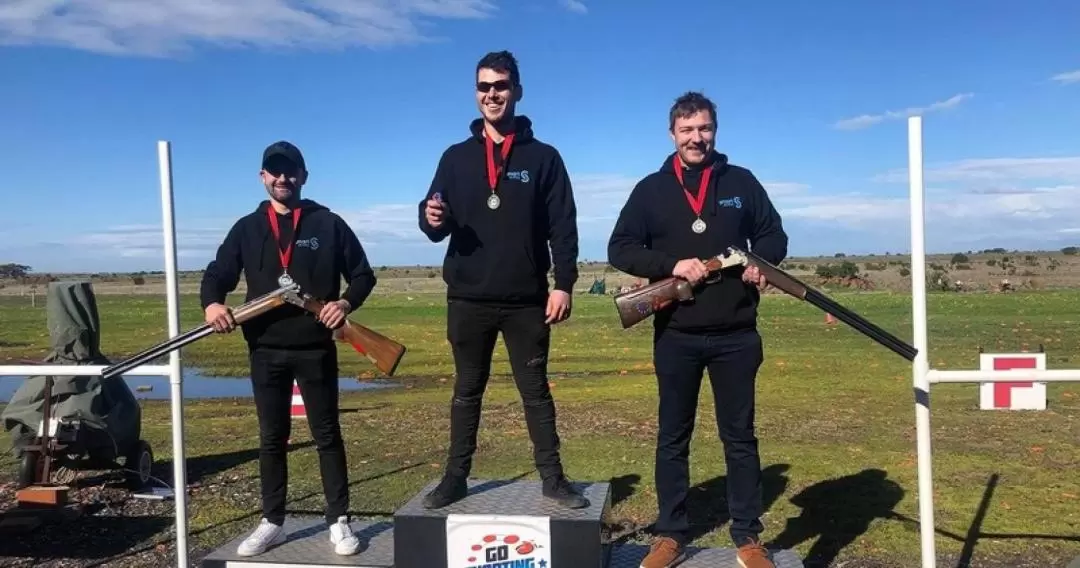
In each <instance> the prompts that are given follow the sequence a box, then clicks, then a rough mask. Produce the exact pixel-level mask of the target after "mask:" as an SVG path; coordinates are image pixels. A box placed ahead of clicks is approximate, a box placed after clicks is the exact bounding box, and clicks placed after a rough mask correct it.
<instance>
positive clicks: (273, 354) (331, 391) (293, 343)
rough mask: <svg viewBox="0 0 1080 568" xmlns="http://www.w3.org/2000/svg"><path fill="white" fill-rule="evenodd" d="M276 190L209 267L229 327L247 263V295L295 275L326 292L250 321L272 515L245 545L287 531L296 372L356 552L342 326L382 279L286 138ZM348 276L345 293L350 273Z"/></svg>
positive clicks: (266, 181) (278, 152) (223, 324)
mask: <svg viewBox="0 0 1080 568" xmlns="http://www.w3.org/2000/svg"><path fill="white" fill-rule="evenodd" d="M259 175H260V176H261V178H262V182H263V186H264V187H265V188H266V193H267V194H268V195H269V199H268V200H264V201H262V202H261V203H259V205H258V207H256V208H255V211H253V212H252V213H249V214H247V215H245V216H244V217H241V218H240V220H238V221H237V222H236V223H235V224H234V225H233V226H232V228H231V229H230V230H229V233H228V235H227V236H226V237H225V241H224V242H223V243H222V244H221V246H220V247H219V248H218V251H217V256H216V258H215V259H214V260H213V261H212V262H210V264H209V265H208V266H207V267H206V272H205V273H204V274H203V280H202V288H201V291H200V295H201V301H202V307H203V309H204V310H205V319H206V322H207V323H209V324H210V325H212V326H213V328H214V329H215V330H216V331H217V332H219V333H228V332H230V331H232V330H233V329H235V327H236V322H235V320H234V319H233V316H232V314H231V313H230V311H229V308H228V307H227V306H226V305H225V296H226V295H227V294H228V293H229V292H232V291H233V290H235V289H236V285H237V283H238V282H239V280H240V273H241V271H242V272H243V273H244V277H245V281H246V283H247V297H246V299H245V301H247V300H251V299H253V298H255V297H257V296H261V295H263V294H265V293H267V292H271V291H273V290H276V289H277V288H280V287H281V286H284V285H288V284H289V283H292V282H295V283H296V284H298V285H299V286H300V290H301V291H303V292H306V293H308V294H310V295H312V296H313V297H315V298H318V299H321V300H323V301H326V302H327V303H326V306H325V308H324V309H323V310H322V312H321V313H319V314H318V316H315V315H313V314H310V313H308V312H307V311H305V310H303V309H301V308H299V307H297V306H292V305H289V304H286V305H284V306H281V307H279V308H276V309H274V310H271V311H270V312H267V313H266V314H264V315H262V316H259V317H257V318H254V319H252V320H249V321H248V322H246V323H244V324H243V326H242V327H243V334H244V339H245V340H246V342H247V345H248V353H249V359H250V364H251V383H252V390H253V392H254V395H255V410H256V413H257V416H258V420H259V442H260V447H259V475H260V482H261V485H262V510H263V518H262V520H261V521H260V523H259V526H258V528H257V529H256V530H255V532H253V533H252V534H251V536H250V537H248V538H247V539H246V540H244V541H243V542H242V543H241V544H240V547H239V549H238V550H237V553H238V554H239V555H241V556H254V555H257V554H260V553H262V552H263V551H265V550H266V549H267V548H268V547H270V546H273V545H277V544H280V543H282V542H284V540H285V533H284V531H283V530H282V527H281V525H282V524H283V522H284V520H285V495H286V488H287V475H288V468H287V464H286V444H287V441H288V439H289V433H290V428H291V418H290V413H289V409H290V406H291V404H292V386H293V381H294V380H295V381H296V383H297V384H298V385H299V387H300V393H301V395H302V396H303V399H304V406H305V409H306V410H307V417H308V426H309V428H310V429H311V435H312V438H314V440H315V446H316V448H317V450H318V454H319V470H320V473H321V475H322V484H323V492H324V495H325V496H326V502H327V509H326V515H325V516H326V522H327V524H328V525H329V526H330V542H331V544H332V545H333V546H334V550H335V552H337V553H338V554H343V555H347V554H355V553H356V552H357V550H358V549H359V546H360V543H359V541H358V540H357V538H356V536H355V535H353V533H352V530H351V528H350V527H349V515H348V508H349V488H348V485H349V484H348V471H347V469H346V463H345V446H344V443H343V442H342V439H341V428H340V425H339V422H338V359H337V347H336V345H335V344H334V340H333V335H332V334H333V331H332V330H334V329H336V328H338V327H340V326H341V325H342V324H343V323H344V321H345V317H346V316H347V315H348V314H349V313H350V312H352V311H353V310H355V309H357V308H359V307H360V306H361V305H362V304H363V303H364V301H365V300H366V299H367V297H368V295H370V294H371V291H372V289H373V288H374V287H375V274H374V272H373V271H372V269H371V265H370V263H369V262H368V259H367V255H366V254H365V253H364V248H363V247H362V246H361V244H360V241H359V239H357V237H356V234H355V233H353V231H352V229H351V228H350V227H349V226H348V225H347V224H346V223H345V221H344V220H342V219H341V217H339V216H338V215H337V214H335V213H332V212H331V211H330V210H329V209H327V208H326V207H324V206H322V205H320V204H318V203H316V202H314V201H312V200H310V199H301V197H300V190H301V188H302V187H303V185H304V183H305V182H307V178H308V171H307V166H306V164H305V163H304V157H303V155H302V154H301V153H300V150H299V149H298V148H297V147H296V146H294V145H292V144H291V143H289V142H284V141H282V142H276V143H274V144H271V145H270V146H269V147H268V148H267V149H266V150H265V151H264V152H263V160H262V169H261V170H260V172H259ZM342 277H344V278H345V280H346V282H348V284H347V287H346V288H345V291H344V293H342V292H341V290H340V286H341V285H340V282H341V278H342Z"/></svg>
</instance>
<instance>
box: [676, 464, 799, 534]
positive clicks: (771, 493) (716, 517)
mask: <svg viewBox="0 0 1080 568" xmlns="http://www.w3.org/2000/svg"><path fill="white" fill-rule="evenodd" d="M788 469H791V466H790V465H788V464H786V463H778V464H773V465H770V466H766V467H764V468H762V470H761V504H762V508H761V510H762V511H763V512H764V511H768V510H769V509H770V508H772V506H773V503H775V502H776V500H777V499H779V498H780V496H781V495H783V494H784V491H786V490H787V485H788V481H789V480H788V476H787V471H788ZM686 512H687V516H689V517H690V532H689V534H688V536H689V538H690V539H691V540H696V539H698V538H701V537H703V536H705V535H707V534H709V533H710V532H712V531H714V530H716V529H718V528H720V527H722V526H723V525H724V524H725V523H727V522H728V521H730V520H731V517H730V516H728V502H727V476H724V475H720V476H717V477H714V478H712V479H710V480H708V481H704V482H702V483H699V484H697V485H695V486H693V487H691V488H690V494H689V497H688V498H687V500H686Z"/></svg>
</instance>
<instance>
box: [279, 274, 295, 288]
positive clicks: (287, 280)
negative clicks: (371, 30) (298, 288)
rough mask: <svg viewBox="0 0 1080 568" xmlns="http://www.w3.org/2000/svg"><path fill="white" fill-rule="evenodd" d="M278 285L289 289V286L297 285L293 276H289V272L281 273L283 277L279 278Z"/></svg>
mask: <svg viewBox="0 0 1080 568" xmlns="http://www.w3.org/2000/svg"><path fill="white" fill-rule="evenodd" d="M277 283H278V285H279V286H281V287H282V288H288V287H289V286H292V285H294V284H295V282H293V279H292V276H289V273H288V272H283V273H281V276H278V279H277Z"/></svg>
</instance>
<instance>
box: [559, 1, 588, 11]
mask: <svg viewBox="0 0 1080 568" xmlns="http://www.w3.org/2000/svg"><path fill="white" fill-rule="evenodd" d="M559 4H562V7H563V8H566V9H567V10H570V11H571V12H576V13H578V14H585V13H587V12H588V11H589V9H588V8H586V7H585V3H584V2H581V0H559Z"/></svg>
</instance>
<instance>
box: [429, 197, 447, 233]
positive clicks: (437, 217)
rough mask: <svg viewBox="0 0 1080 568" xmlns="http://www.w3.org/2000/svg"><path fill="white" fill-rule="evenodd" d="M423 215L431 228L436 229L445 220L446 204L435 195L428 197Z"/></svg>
mask: <svg viewBox="0 0 1080 568" xmlns="http://www.w3.org/2000/svg"><path fill="white" fill-rule="evenodd" d="M424 217H425V218H426V219H427V222H428V224H429V225H431V227H432V228H433V229H438V228H439V227H441V226H442V224H443V222H444V221H445V220H446V205H444V204H443V202H442V200H441V199H438V198H436V197H432V198H431V199H428V200H427V206H426V207H424Z"/></svg>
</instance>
